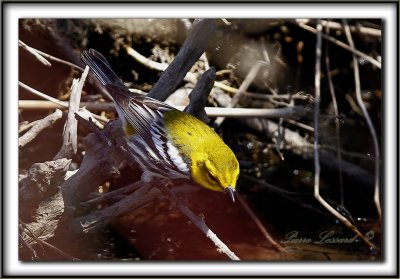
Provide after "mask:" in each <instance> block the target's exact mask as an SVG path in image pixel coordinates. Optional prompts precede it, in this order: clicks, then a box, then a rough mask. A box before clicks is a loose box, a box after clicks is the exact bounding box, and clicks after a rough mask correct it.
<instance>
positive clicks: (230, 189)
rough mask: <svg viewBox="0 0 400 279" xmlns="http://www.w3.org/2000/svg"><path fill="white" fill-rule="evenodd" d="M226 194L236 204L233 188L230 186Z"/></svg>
mask: <svg viewBox="0 0 400 279" xmlns="http://www.w3.org/2000/svg"><path fill="white" fill-rule="evenodd" d="M225 192H226V193H227V194H228V195H229V197H230V198H231V200H232V202H235V189H234V188H233V187H232V186H228V187H226V189H225Z"/></svg>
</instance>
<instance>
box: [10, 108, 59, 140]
mask: <svg viewBox="0 0 400 279" xmlns="http://www.w3.org/2000/svg"><path fill="white" fill-rule="evenodd" d="M61 117H62V111H61V110H59V109H56V111H55V112H54V113H52V114H50V115H48V116H46V117H45V118H43V119H40V120H38V121H37V122H36V124H35V125H34V126H33V127H32V128H31V129H30V130H29V131H28V132H26V133H25V134H24V135H22V136H21V137H20V138H19V139H18V146H19V147H23V146H25V145H26V144H28V143H29V142H31V141H32V140H33V139H34V138H36V136H37V135H38V134H39V133H40V132H41V131H42V130H43V129H45V128H47V127H49V126H51V125H53V124H54V122H56V121H57V120H58V119H60V118H61Z"/></svg>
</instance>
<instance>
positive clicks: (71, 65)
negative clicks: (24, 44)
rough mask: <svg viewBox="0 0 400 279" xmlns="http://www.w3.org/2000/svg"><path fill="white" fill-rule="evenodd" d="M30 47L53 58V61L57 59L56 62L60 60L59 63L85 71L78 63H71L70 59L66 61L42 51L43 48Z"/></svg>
mask: <svg viewBox="0 0 400 279" xmlns="http://www.w3.org/2000/svg"><path fill="white" fill-rule="evenodd" d="M30 48H31V49H32V50H34V51H35V52H37V53H39V54H40V55H42V56H44V57H46V58H48V59H50V60H53V61H56V62H58V63H61V64H64V65H67V66H69V67H71V68H74V69H77V70H80V71H81V72H83V71H84V68H82V67H79V66H78V65H75V64H73V63H71V62H68V61H66V60H63V59H61V58H57V57H55V56H53V55H50V54H48V53H45V52H43V51H41V50H38V49H36V48H33V47H30Z"/></svg>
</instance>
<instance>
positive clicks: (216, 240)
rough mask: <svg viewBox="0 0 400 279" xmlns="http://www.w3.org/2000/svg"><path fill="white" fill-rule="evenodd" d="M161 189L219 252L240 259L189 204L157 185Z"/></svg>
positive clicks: (162, 186)
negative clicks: (186, 204)
mask: <svg viewBox="0 0 400 279" xmlns="http://www.w3.org/2000/svg"><path fill="white" fill-rule="evenodd" d="M155 186H156V187H157V188H158V189H159V190H161V191H162V192H164V193H165V194H166V195H167V196H168V197H170V200H172V201H174V202H175V204H176V206H177V207H178V208H179V210H180V211H181V212H182V213H183V214H184V215H185V216H186V217H187V218H188V219H189V220H190V221H191V222H192V223H193V224H194V225H195V226H196V227H197V228H198V229H199V230H201V231H202V232H203V233H204V234H205V235H206V236H207V237H208V238H209V239H210V240H211V241H212V242H213V243H214V244H215V246H216V247H217V248H218V251H219V252H222V253H224V254H225V255H227V256H228V257H229V258H230V259H231V260H234V261H239V260H240V259H239V258H238V257H237V256H236V255H235V253H234V252H232V251H231V250H230V249H229V248H228V246H226V244H225V243H223V242H222V241H221V240H220V239H219V238H218V236H217V235H216V234H215V233H214V232H213V231H211V229H210V228H209V227H208V226H207V225H206V223H205V222H204V220H203V219H202V218H200V217H198V216H196V215H195V214H194V213H193V212H192V211H191V210H190V209H189V208H188V207H187V206H185V205H184V204H183V203H182V202H180V201H179V200H178V199H177V197H176V196H175V194H174V193H173V192H172V191H171V190H169V189H168V188H167V187H165V186H164V185H160V186H159V185H158V184H157V185H155Z"/></svg>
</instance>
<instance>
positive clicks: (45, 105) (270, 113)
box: [18, 100, 306, 121]
mask: <svg viewBox="0 0 400 279" xmlns="http://www.w3.org/2000/svg"><path fill="white" fill-rule="evenodd" d="M18 106H19V108H20V109H32V110H41V109H46V110H47V109H55V108H64V106H62V105H57V104H54V103H52V102H49V101H40V100H20V101H18ZM80 106H81V107H86V108H87V109H88V110H90V111H115V105H114V103H91V102H82V103H81V104H80ZM174 107H175V108H176V109H178V110H184V108H185V107H184V106H174ZM204 109H205V111H206V113H207V115H208V116H209V117H218V116H221V117H230V118H252V117H254V118H259V117H262V118H280V117H282V118H291V117H294V116H302V115H304V113H305V112H306V110H305V109H304V107H302V106H294V107H290V108H273V109H258V108H220V107H205V108H204ZM93 117H96V115H95V114H93ZM97 118H99V117H98V116H97ZM99 119H100V120H102V121H106V119H103V118H99Z"/></svg>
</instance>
